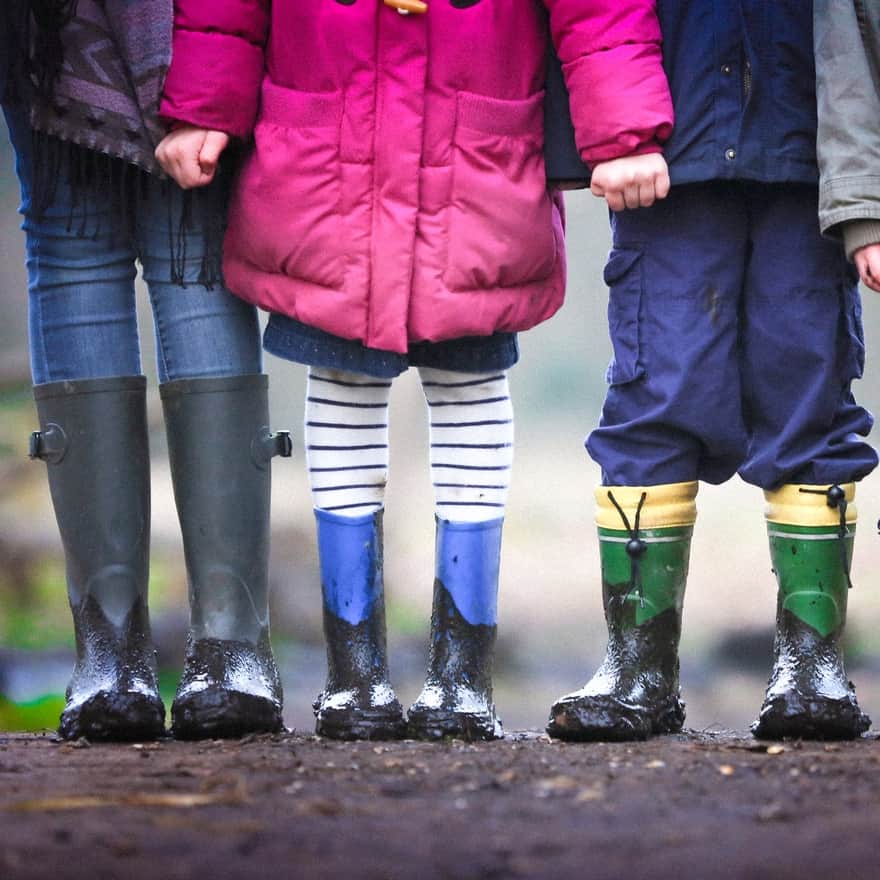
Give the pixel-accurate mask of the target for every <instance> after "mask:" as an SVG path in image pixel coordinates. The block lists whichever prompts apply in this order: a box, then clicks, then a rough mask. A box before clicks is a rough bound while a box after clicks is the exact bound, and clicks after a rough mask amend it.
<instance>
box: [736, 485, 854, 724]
mask: <svg viewBox="0 0 880 880" xmlns="http://www.w3.org/2000/svg"><path fill="white" fill-rule="evenodd" d="M765 495H766V498H767V501H768V508H767V530H768V535H769V538H770V555H771V559H772V561H773V570H774V572H775V573H776V579H777V582H778V585H779V592H778V594H777V603H776V638H775V641H774V646H773V650H774V663H773V671H772V672H771V674H770V681H769V682H768V684H767V693H766V695H765V696H764V704H763V705H762V706H761V712H760V715H759V717H758V720H757V721H755V723H754V724H753V725H752V733H753V734H754V735H755V736H756V737H758V738H759V739H779V738H782V737H786V736H790V737H801V738H804V739H853V738H855V737H857V736H860V735H861V734H862V733H864V732H865V731H866V730H867V729H868V728H869V727H870V726H871V719H870V718H868V716H867V715H865V714H864V713H863V712H862V711H861V709H859V704H858V702H857V701H856V694H855V688H854V686H853V684H852V682H850V681H849V680H848V679H847V676H846V670H845V669H844V664H843V644H842V641H843V630H844V625H845V623H846V601H847V593H848V589H849V587H850V586H851V584H850V581H849V566H850V561H851V559H852V548H853V540H854V537H855V523H856V509H855V505H854V504H852V503H851V502H852V499H853V497H854V495H855V484H854V483H849V484H847V485H846V486H843V487H841V486H830V487H829V486H798V485H788V486H783V487H782V488H781V489H779V490H777V491H775V492H766V493H765Z"/></svg>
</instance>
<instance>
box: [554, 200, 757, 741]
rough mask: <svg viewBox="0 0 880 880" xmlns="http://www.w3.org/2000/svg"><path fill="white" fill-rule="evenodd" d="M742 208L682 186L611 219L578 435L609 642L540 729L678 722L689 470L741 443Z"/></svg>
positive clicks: (711, 473) (721, 473) (637, 728)
mask: <svg viewBox="0 0 880 880" xmlns="http://www.w3.org/2000/svg"><path fill="white" fill-rule="evenodd" d="M747 221H748V217H747V214H746V211H745V204H744V201H743V199H742V197H741V194H740V193H739V191H738V189H737V187H736V186H729V185H700V186H684V187H680V188H678V189H676V190H673V192H672V194H671V195H670V197H669V198H668V199H667V200H666V201H665V202H662V203H659V204H657V205H655V206H654V207H652V208H649V209H643V210H639V211H624V212H623V213H621V214H618V215H615V218H614V250H613V251H612V253H611V257H610V259H609V262H608V265H607V267H606V269H605V280H606V282H607V283H608V285H609V287H610V302H609V319H610V330H611V337H612V342H613V344H614V361H613V362H612V364H611V366H610V368H609V371H608V380H609V389H608V394H607V397H606V399H605V405H604V408H603V412H602V421H601V423H600V425H599V427H598V428H597V429H596V430H595V431H593V433H592V434H591V435H590V438H589V441H588V449H589V451H590V454H591V455H592V456H593V458H594V459H596V460H597V461H598V462H599V464H600V465H601V466H602V477H603V485H602V486H601V487H600V488H599V489H598V490H597V493H596V498H597V505H598V510H597V516H596V522H597V525H598V527H599V541H600V558H601V562H602V583H603V598H604V607H605V618H606V623H607V625H608V648H607V651H606V656H605V660H604V661H603V663H602V665H601V666H600V668H599V670H598V671H597V673H596V674H595V675H594V676H593V678H592V679H591V680H590V681H589V682H588V683H587V685H586V686H585V687H584V688H582V689H581V690H579V691H576V692H574V693H572V694H568V695H566V696H564V697H562V698H561V699H560V700H558V701H557V702H556V703H555V704H554V706H553V708H552V710H551V714H550V723H549V726H548V728H547V729H548V732H549V733H550V734H551V735H553V736H556V737H560V738H564V739H640V738H644V737H647V736H650V735H652V734H656V733H663V732H668V731H670V730H677V729H679V728H680V727H681V725H682V723H683V720H684V706H683V703H681V701H680V699H679V681H678V642H679V636H680V631H681V609H682V602H683V598H684V589H685V583H686V579H687V569H688V560H689V555H690V540H691V533H692V530H693V524H694V521H695V518H696V507H695V503H694V499H695V496H696V489H697V480H699V479H704V480H708V481H710V482H721V481H723V480H725V479H727V478H728V477H730V476H731V475H732V474H733V473H734V472H735V470H736V467H737V466H738V464H739V463H740V462H741V461H742V458H743V456H744V454H745V446H746V434H745V428H744V426H743V420H742V413H741V407H740V392H739V355H738V350H737V346H738V335H739V326H738V310H739V303H740V297H741V292H742V278H743V271H744V266H745V263H746V254H747V245H748V238H747V235H748V228H747Z"/></svg>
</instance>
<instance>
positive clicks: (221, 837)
mask: <svg viewBox="0 0 880 880" xmlns="http://www.w3.org/2000/svg"><path fill="white" fill-rule="evenodd" d="M878 831H880V742H878V738H877V737H874V736H869V737H866V738H865V739H863V740H861V741H858V742H855V743H827V744H822V743H803V744H801V743H797V742H790V743H784V744H776V745H774V744H768V743H763V744H759V743H756V742H755V741H754V740H752V739H751V738H748V737H745V736H743V735H737V734H733V733H715V734H709V733H696V732H688V733H686V734H683V735H680V736H669V737H663V738H660V739H658V740H654V741H651V742H648V743H643V744H596V745H562V744H559V743H551V742H550V741H549V740H547V738H546V737H542V736H539V735H538V734H536V733H520V734H513V735H508V737H507V738H506V739H505V740H504V741H502V742H497V743H484V744H478V745H469V744H464V743H455V742H450V743H443V744H440V745H431V744H424V743H415V742H409V741H406V742H401V743H356V744H341V743H334V742H328V741H321V740H317V739H315V738H314V737H309V736H304V735H299V734H296V735H294V734H286V735H280V736H265V737H252V738H249V739H245V740H243V741H230V742H219V741H216V742H205V743H196V744H193V743H179V742H173V741H171V740H168V741H164V742H160V743H154V744H144V745H140V744H135V745H131V744H128V745H89V744H88V743H85V742H78V743H61V742H58V741H56V740H55V739H54V737H53V736H51V735H45V736H34V735H25V734H12V735H0V877H3V878H4V880H19V878H21V880H24V878H50V877H51V878H68V877H70V878H80V877H83V878H86V877H87V878H101V880H104V878H117V877H118V878H125V880H141V878H144V880H146V878H150V880H154V878H171V880H174V878H189V877H200V878H201V877H212V878H224V877H236V878H251V877H261V878H262V877H267V878H275V877H307V878H312V877H314V878H329V877H352V878H404V877H406V878H410V877H414V878H417V880H429V878H456V880H458V878H465V880H466V878H478V877H481V878H482V877H486V878H502V877H513V878H518V877H529V878H530V877H535V878H539V877H540V878H544V877H560V878H561V877H566V878H569V877H585V878H592V880H599V878H642V877H646V878H647V877H653V878H665V877H675V878H691V877H693V878H749V880H761V878H773V880H787V878H792V880H795V878H797V880H804V878H811V877H822V878H823V880H835V878H844V877H845V878H847V880H856V878H876V877H878V876H880V840H878Z"/></svg>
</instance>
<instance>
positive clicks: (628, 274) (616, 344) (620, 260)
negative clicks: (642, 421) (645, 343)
mask: <svg viewBox="0 0 880 880" xmlns="http://www.w3.org/2000/svg"><path fill="white" fill-rule="evenodd" d="M642 274H643V273H642V252H641V251H639V250H633V249H630V248H615V249H614V250H612V251H611V254H610V256H609V258H608V262H607V263H606V265H605V272H604V278H605V283H606V284H607V285H608V330H609V332H610V334H611V345H612V347H613V349H614V356H613V358H612V360H611V363H610V364H609V365H608V371H607V373H606V375H605V379H606V381H607V382H608V384H609V385H624V384H625V383H627V382H632V381H634V380H635V379H638V378H640V377H642V376H644V375H645V367H644V365H643V364H642V362H641V329H642V321H641V310H642V290H643V287H644V284H643V277H642Z"/></svg>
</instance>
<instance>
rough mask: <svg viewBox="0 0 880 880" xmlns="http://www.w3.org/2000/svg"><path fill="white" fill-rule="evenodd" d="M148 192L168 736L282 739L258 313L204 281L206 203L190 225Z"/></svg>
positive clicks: (275, 443) (273, 444)
mask: <svg viewBox="0 0 880 880" xmlns="http://www.w3.org/2000/svg"><path fill="white" fill-rule="evenodd" d="M151 186H152V190H151V191H150V192H149V193H148V194H147V198H146V199H145V200H144V202H143V203H142V206H141V208H142V210H141V214H140V216H139V220H138V226H137V230H138V245H139V249H140V259H141V262H142V264H143V268H144V279H145V281H146V282H147V284H148V286H149V291H150V299H151V302H152V306H153V313H154V317H155V323H156V338H157V356H158V361H159V376H160V380H161V385H160V393H161V397H162V405H163V409H164V413H165V428H166V433H167V436H168V453H169V461H170V464H171V477H172V482H173V485H174V497H175V501H176V503H177V512H178V518H179V520H180V527H181V532H182V535H183V545H184V555H185V559H186V569H187V578H188V582H189V603H190V627H189V633H188V636H187V645H186V654H185V659H184V670H183V675H182V677H181V680H180V684H179V686H178V688H177V693H176V695H175V698H174V703H173V705H172V707H171V722H172V731H173V733H174V735H175V736H177V737H180V738H185V739H196V738H202V737H218V736H241V735H243V734H245V733H249V732H257V731H275V730H280V729H281V727H282V715H281V704H282V691H281V682H280V677H279V675H278V670H277V668H276V665H275V659H274V656H273V653H272V648H271V642H270V638H269V583H268V564H269V501H270V461H271V458H272V456H273V455H277V454H282V455H289V454H290V449H289V437H288V436H287V434H286V433H285V432H281V433H279V434H272V433H270V431H269V413H268V406H269V405H268V381H267V377H266V376H264V375H262V374H261V373H260V342H259V330H258V324H257V319H256V314H255V310H254V309H253V307H252V306H249V305H247V304H246V303H244V302H242V301H241V300H239V299H237V298H235V297H233V296H232V295H231V294H230V293H229V292H228V291H227V290H226V289H225V288H224V287H223V286H222V285H220V284H217V285H212V286H210V287H209V286H207V285H206V284H205V283H203V282H204V278H203V277H202V279H201V280H200V274H201V272H202V269H203V266H204V262H205V261H204V259H203V258H204V255H205V249H206V247H207V244H206V241H205V234H204V230H205V227H206V224H207V220H206V217H205V216H204V212H205V210H206V209H207V207H208V205H207V204H206V203H204V202H203V200H202V199H201V196H203V195H204V194H202V193H195V194H193V195H192V196H187V197H186V199H187V200H190V199H191V200H192V202H191V204H190V205H189V206H188V209H187V210H188V214H189V217H188V219H189V222H188V223H184V222H183V221H182V219H181V211H182V210H183V204H184V196H183V194H182V193H181V191H180V190H178V189H177V188H175V187H173V186H171V185H163V184H160V183H158V182H156V181H151ZM163 189H164V192H163ZM181 225H182V226H183V227H184V228H183V230H182V234H183V235H184V236H185V245H186V246H185V250H183V251H182V255H183V259H182V261H178V263H177V264H176V265H174V266H172V262H173V260H174V259H175V257H174V254H173V253H172V250H173V249H172V247H171V246H170V245H169V239H168V231H169V226H170V228H171V229H172V230H177V229H178V228H179V227H180V226H181ZM172 269H173V270H174V271H177V272H179V273H180V275H181V279H180V283H174V282H173V281H172V280H171V278H172Z"/></svg>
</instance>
